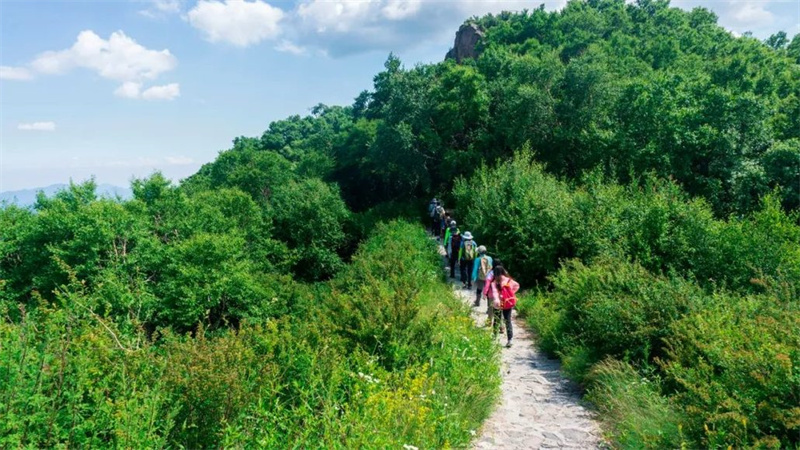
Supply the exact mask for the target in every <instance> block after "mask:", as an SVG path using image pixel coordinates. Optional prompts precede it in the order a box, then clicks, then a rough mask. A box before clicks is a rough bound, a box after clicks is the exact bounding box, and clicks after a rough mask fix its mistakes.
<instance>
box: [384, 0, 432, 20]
mask: <svg viewBox="0 0 800 450" xmlns="http://www.w3.org/2000/svg"><path fill="white" fill-rule="evenodd" d="M421 6H422V0H389V1H388V2H387V3H386V5H385V6H384V7H383V8H382V9H381V12H382V13H383V15H384V17H386V18H387V19H389V20H401V19H405V18H406V17H411V16H413V15H415V14H416V13H417V11H419V9H420V7H421Z"/></svg>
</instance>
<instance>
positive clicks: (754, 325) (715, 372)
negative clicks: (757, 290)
mask: <svg viewBox="0 0 800 450" xmlns="http://www.w3.org/2000/svg"><path fill="white" fill-rule="evenodd" d="M798 306H799V304H798V303H797V300H795V302H794V303H791V304H782V303H781V302H778V301H776V298H775V297H773V296H768V295H762V296H748V297H737V296H734V295H730V294H718V295H716V296H714V298H712V299H709V301H708V302H706V304H705V305H704V307H703V308H702V309H701V310H698V311H697V312H696V313H694V314H691V315H687V316H686V317H685V318H683V319H682V320H680V321H678V322H676V323H674V324H673V326H672V332H671V333H670V336H669V337H668V338H667V339H666V342H667V345H668V351H667V357H666V358H665V359H664V360H663V361H661V365H662V367H663V369H664V372H665V373H666V375H667V381H668V382H669V383H670V385H671V386H672V388H673V389H674V390H675V392H676V394H675V401H676V402H677V403H678V404H679V405H680V406H681V407H682V408H683V410H684V411H685V413H686V415H687V416H688V417H689V418H690V419H691V420H690V421H689V422H687V424H688V427H687V431H688V432H689V433H690V434H691V435H692V436H694V437H696V438H697V440H698V442H702V443H703V444H704V445H705V446H708V447H726V446H732V447H745V446H751V445H752V446H756V447H761V448H781V447H785V448H792V447H796V446H798V445H800V433H798V431H800V406H798V405H800V371H798V367H800V315H799V314H798V312H800V310H799V309H798Z"/></svg>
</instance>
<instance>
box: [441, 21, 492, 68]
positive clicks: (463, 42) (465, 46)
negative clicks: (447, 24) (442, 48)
mask: <svg viewBox="0 0 800 450" xmlns="http://www.w3.org/2000/svg"><path fill="white" fill-rule="evenodd" d="M482 38H483V31H481V29H480V28H478V26H477V25H475V24H474V23H465V24H464V25H461V27H460V28H459V29H458V32H456V40H455V42H454V43H453V48H451V49H450V51H449V52H447V55H446V56H445V59H455V60H456V62H458V63H460V62H461V61H463V60H464V59H465V58H475V57H477V56H478V51H477V50H476V47H477V45H478V42H480V40H481V39H482Z"/></svg>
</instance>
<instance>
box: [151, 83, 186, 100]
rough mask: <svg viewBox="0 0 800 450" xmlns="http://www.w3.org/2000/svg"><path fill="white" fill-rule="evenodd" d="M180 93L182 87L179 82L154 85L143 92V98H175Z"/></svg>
mask: <svg viewBox="0 0 800 450" xmlns="http://www.w3.org/2000/svg"><path fill="white" fill-rule="evenodd" d="M180 95H181V89H180V85H179V84H178V83H170V84H165V85H163V86H153V87H150V88H148V89H145V90H144V92H142V98H143V99H145V100H174V99H175V98H176V97H178V96H180Z"/></svg>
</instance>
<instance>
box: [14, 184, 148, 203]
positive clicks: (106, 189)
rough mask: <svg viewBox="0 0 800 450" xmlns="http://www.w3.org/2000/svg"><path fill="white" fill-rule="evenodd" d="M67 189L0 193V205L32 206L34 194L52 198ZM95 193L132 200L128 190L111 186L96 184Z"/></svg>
mask: <svg viewBox="0 0 800 450" xmlns="http://www.w3.org/2000/svg"><path fill="white" fill-rule="evenodd" d="M68 187H69V185H68V184H64V183H60V184H52V185H50V186H46V187H40V188H34V189H22V190H19V191H6V192H0V203H4V202H8V203H9V204H16V205H18V206H32V205H33V204H34V203H36V194H37V193H38V192H39V191H44V194H45V195H46V196H48V197H52V196H53V195H55V193H56V192H58V191H61V190H64V189H67V188H68ZM96 192H97V196H98V197H107V198H116V197H120V198H121V199H123V200H129V199H131V198H133V192H131V190H130V188H125V187H119V186H114V185H111V184H98V185H97V191H96Z"/></svg>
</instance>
